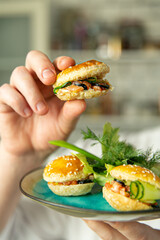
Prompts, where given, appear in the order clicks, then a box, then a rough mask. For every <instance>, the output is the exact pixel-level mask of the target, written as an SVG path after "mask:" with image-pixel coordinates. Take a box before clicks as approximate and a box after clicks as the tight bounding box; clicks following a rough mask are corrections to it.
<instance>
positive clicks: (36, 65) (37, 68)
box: [26, 51, 75, 85]
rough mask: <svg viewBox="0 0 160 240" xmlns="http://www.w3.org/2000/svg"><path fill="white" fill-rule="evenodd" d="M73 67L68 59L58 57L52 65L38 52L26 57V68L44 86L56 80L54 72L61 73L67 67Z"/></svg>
mask: <svg viewBox="0 0 160 240" xmlns="http://www.w3.org/2000/svg"><path fill="white" fill-rule="evenodd" d="M73 65H75V61H74V60H73V59H72V58H70V57H65V56H62V57H58V58H57V59H55V61H54V62H53V63H52V62H51V61H50V60H49V58H48V57H47V56H46V55H45V54H44V53H42V52H40V51H31V52H29V53H28V55H27V57H26V67H27V69H28V70H29V71H30V72H31V73H32V74H33V75H35V76H37V77H38V78H39V79H40V81H41V82H42V83H43V84H45V85H51V84H53V83H54V82H55V80H56V75H57V73H56V70H58V72H59V71H61V70H64V69H65V68H67V67H69V66H73Z"/></svg>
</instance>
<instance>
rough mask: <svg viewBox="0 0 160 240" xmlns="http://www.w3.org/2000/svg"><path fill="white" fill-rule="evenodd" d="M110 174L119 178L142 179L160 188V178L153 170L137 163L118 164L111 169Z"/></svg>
mask: <svg viewBox="0 0 160 240" xmlns="http://www.w3.org/2000/svg"><path fill="white" fill-rule="evenodd" d="M110 174H111V176H112V177H114V178H116V179H119V180H130V181H136V180H141V181H144V182H148V183H150V184H152V185H154V186H156V187H157V188H160V178H159V177H158V176H156V175H155V174H154V173H153V172H152V171H150V170H148V169H146V168H143V167H140V166H137V165H121V166H117V167H115V168H113V169H112V170H111V171H110Z"/></svg>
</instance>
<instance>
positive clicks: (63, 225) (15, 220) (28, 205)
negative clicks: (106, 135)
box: [0, 128, 160, 240]
mask: <svg viewBox="0 0 160 240" xmlns="http://www.w3.org/2000/svg"><path fill="white" fill-rule="evenodd" d="M121 137H122V138H125V139H126V140H127V142H130V143H132V144H134V145H135V146H137V147H138V148H140V149H147V148H148V147H151V146H153V150H158V149H159V148H160V146H159V143H160V128H155V129H150V130H147V131H143V132H140V133H134V134H122V136H121ZM76 145H77V146H80V147H83V148H86V149H87V150H88V151H91V152H92V153H95V154H97V152H98V151H100V146H98V145H96V147H94V148H93V147H92V148H90V142H83V141H82V140H81V139H79V140H78V141H77V142H76ZM67 153H68V150H64V149H63V155H64V154H67ZM57 155H58V156H60V155H62V154H61V150H58V151H57V152H56V153H54V154H53V155H52V156H51V157H50V158H51V159H53V158H55V157H56V156H57ZM50 158H49V160H50ZM144 223H146V224H148V225H150V226H152V227H153V228H157V229H160V220H152V221H146V222H144ZM22 239H23V240H75V239H76V240H100V238H99V237H98V236H97V235H96V234H95V233H94V232H93V231H92V230H90V229H89V228H88V227H87V225H86V224H85V223H84V222H83V220H81V219H79V218H75V217H71V216H68V215H64V214H61V213H58V212H56V211H54V210H52V209H49V208H47V207H44V206H42V205H40V204H39V203H36V202H34V201H32V200H30V199H28V198H26V197H22V199H21V200H20V202H19V204H18V206H17V208H16V210H15V212H14V214H13V216H12V217H11V219H10V220H9V222H8V224H7V226H6V228H5V229H4V231H3V232H2V234H1V235H0V240H22Z"/></svg>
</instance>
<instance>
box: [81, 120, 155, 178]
mask: <svg viewBox="0 0 160 240" xmlns="http://www.w3.org/2000/svg"><path fill="white" fill-rule="evenodd" d="M82 134H83V139H84V140H86V139H90V140H93V144H92V145H95V144H97V143H100V144H101V147H102V157H101V159H102V161H101V162H102V163H103V164H110V165H113V166H118V165H122V164H136V165H140V166H142V167H146V168H148V169H151V170H154V171H155V170H156V169H157V168H156V169H155V165H156V166H157V167H159V168H160V151H157V152H155V153H152V149H147V151H145V152H142V151H141V150H139V149H136V148H135V147H134V146H133V145H131V144H128V143H126V142H125V141H121V140H120V139H119V138H120V136H119V128H113V127H112V126H111V124H110V123H108V122H107V123H106V124H105V125H104V128H103V135H102V136H97V135H96V134H95V133H94V132H93V131H92V130H90V129H89V128H87V131H86V132H85V131H82ZM95 141H96V142H95ZM159 174H160V171H159ZM159 174H158V175H159Z"/></svg>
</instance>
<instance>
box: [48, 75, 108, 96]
mask: <svg viewBox="0 0 160 240" xmlns="http://www.w3.org/2000/svg"><path fill="white" fill-rule="evenodd" d="M62 88H63V89H65V91H66V92H71V91H74V92H80V91H84V90H89V89H93V90H95V91H102V90H106V89H110V88H111V86H110V84H109V83H108V82H106V81H102V80H100V79H97V78H96V77H92V78H88V79H84V80H79V81H73V82H70V81H68V82H66V83H64V84H62V85H61V86H58V87H56V88H54V90H53V92H54V93H55V94H57V92H58V91H59V90H60V89H62Z"/></svg>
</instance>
